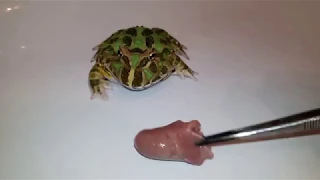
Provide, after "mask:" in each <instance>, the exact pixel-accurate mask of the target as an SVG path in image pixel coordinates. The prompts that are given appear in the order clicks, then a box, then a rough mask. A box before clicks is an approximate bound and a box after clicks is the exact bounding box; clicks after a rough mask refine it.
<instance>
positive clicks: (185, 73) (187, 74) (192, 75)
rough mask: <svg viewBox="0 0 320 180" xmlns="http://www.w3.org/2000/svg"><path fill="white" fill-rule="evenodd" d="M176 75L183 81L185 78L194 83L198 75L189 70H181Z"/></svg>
mask: <svg viewBox="0 0 320 180" xmlns="http://www.w3.org/2000/svg"><path fill="white" fill-rule="evenodd" d="M176 74H177V75H178V76H179V77H180V78H181V79H182V80H183V79H185V77H188V78H191V79H193V80H195V81H198V79H197V78H196V75H198V74H199V73H197V72H195V71H193V70H191V69H190V68H188V69H182V70H180V71H177V72H176Z"/></svg>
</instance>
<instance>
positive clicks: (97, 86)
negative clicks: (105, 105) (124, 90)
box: [90, 79, 112, 100]
mask: <svg viewBox="0 0 320 180" xmlns="http://www.w3.org/2000/svg"><path fill="white" fill-rule="evenodd" d="M90 89H91V97H90V99H91V100H93V99H95V98H101V99H102V100H108V94H107V90H112V87H111V86H110V85H109V81H108V80H104V79H91V80H90Z"/></svg>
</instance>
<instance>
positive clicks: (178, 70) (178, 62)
mask: <svg viewBox="0 0 320 180" xmlns="http://www.w3.org/2000/svg"><path fill="white" fill-rule="evenodd" d="M172 65H173V67H174V69H175V71H174V74H177V75H179V76H180V78H181V79H184V78H185V77H189V78H191V79H193V80H195V81H197V80H198V79H197V78H196V77H195V75H197V74H198V73H197V72H195V71H193V70H192V69H191V68H190V67H189V66H188V65H187V64H186V63H185V62H184V61H183V60H182V59H181V58H180V57H179V56H175V59H174V60H173V62H172Z"/></svg>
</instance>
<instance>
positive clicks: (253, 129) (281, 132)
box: [196, 108, 320, 146]
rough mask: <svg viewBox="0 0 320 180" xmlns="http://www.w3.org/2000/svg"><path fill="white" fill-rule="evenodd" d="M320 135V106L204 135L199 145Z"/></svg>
mask: <svg viewBox="0 0 320 180" xmlns="http://www.w3.org/2000/svg"><path fill="white" fill-rule="evenodd" d="M317 134H318V135H320V108H317V109H312V110H309V111H305V112H300V113H297V114H293V115H289V116H286V117H282V118H279V119H274V120H270V121H267V122H264V123H259V124H255V125H251V126H246V127H243V128H238V129H233V130H230V131H225V132H221V133H218V134H213V135H208V136H204V139H203V140H201V141H200V142H197V143H196V145H197V146H204V145H211V146H219V145H229V144H239V143H247V142H256V141H266V140H275V139H283V138H294V137H301V136H310V135H317Z"/></svg>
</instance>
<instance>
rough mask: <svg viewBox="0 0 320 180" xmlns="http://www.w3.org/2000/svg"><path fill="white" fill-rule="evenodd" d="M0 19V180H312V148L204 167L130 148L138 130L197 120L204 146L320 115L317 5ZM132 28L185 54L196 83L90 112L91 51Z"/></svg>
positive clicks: (156, 6) (240, 152)
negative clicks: (179, 46) (156, 34)
mask: <svg viewBox="0 0 320 180" xmlns="http://www.w3.org/2000/svg"><path fill="white" fill-rule="evenodd" d="M14 3H15V4H14ZM15 6H18V7H19V8H17V9H19V10H18V11H15ZM0 7H1V12H2V13H0V24H1V27H0V50H1V51H2V55H1V56H0V179H8V178H15V179H17V178H40V179H49V178H56V179H60V178H64V179H67V178H78V179H80V178H81V179H82V178H89V179H92V178H127V179H128V178H131V179H132V178H136V179H141V178H146V179H152V178H158V179H161V178H162V179H168V178H171V179H187V178H192V179H201V178H202V179H203V178H205V179H320V173H319V167H320V161H319V159H320V138H319V137H303V138H299V139H291V140H280V141H272V142H263V143H252V144H242V145H234V146H226V147H216V148H213V152H214V154H215V158H214V159H213V160H211V161H206V162H205V163H204V165H203V166H200V167H194V166H190V165H187V164H184V163H174V162H161V161H152V160H149V159H145V158H143V157H141V156H140V155H139V154H138V153H137V152H136V151H135V149H134V147H133V137H134V136H135V134H136V133H137V132H138V131H140V130H141V129H144V128H149V127H151V128H152V127H157V126H162V125H165V124H169V123H170V122H173V121H175V120H178V119H182V120H185V121H188V120H192V119H198V120H199V121H200V122H201V124H202V129H203V131H204V133H205V134H211V133H215V132H219V131H224V130H227V129H233V128H238V127H243V126H247V125H251V124H253V123H259V122H261V121H264V120H270V119H274V118H278V117H283V116H286V115H289V114H293V113H297V112H299V111H304V110H309V109H312V108H315V107H319V106H320V96H319V92H320V81H319V77H320V71H319V67H320V61H319V59H320V54H319V47H320V35H319V32H320V21H319V17H320V2H316V1H308V2H306V1H300V2H298V1H295V2H284V1H281V2H280V1H279V2H276V1H264V2H256V3H254V2H253V1H241V2H235V1H234V2H230V1H228V2H222V1H211V2H210V1H202V2H195V1H194V2H193V1H189V2H186V1H184V2H180V1H173V2H170V4H168V2H167V1H166V2H162V1H158V2H155V1H153V2H144V1H141V2H138V1H136V2H129V1H126V2H124V1H120V2H115V1H92V2H89V1H46V2H42V1H0ZM22 7H23V8H22ZM6 8H11V10H10V11H8V13H5V12H4V11H5V10H6ZM133 25H145V26H150V27H154V26H158V27H162V28H164V29H166V30H168V31H169V32H171V33H172V34H173V35H174V36H175V37H176V38H177V39H179V40H180V41H181V42H183V44H185V45H186V46H187V47H188V50H187V53H188V55H189V57H190V60H189V61H186V63H188V65H190V66H191V67H192V68H194V70H195V71H197V72H199V75H198V76H197V78H198V81H197V82H194V81H192V80H188V79H186V80H184V81H183V80H180V78H179V77H172V78H170V79H169V80H168V81H166V82H164V83H162V84H160V85H159V86H157V87H155V88H152V89H150V90H147V91H143V92H131V91H127V90H125V89H123V88H121V87H120V86H114V90H113V91H108V93H109V94H108V95H109V100H108V101H107V102H105V101H99V100H93V101H92V100H90V92H89V89H88V84H87V78H88V77H87V75H88V72H89V70H90V68H91V66H92V64H90V60H91V58H92V56H93V54H94V52H93V51H92V50H91V49H92V48H93V47H94V46H95V45H97V43H100V42H101V41H102V40H104V38H106V37H107V36H109V35H110V34H111V33H113V32H114V31H116V30H118V29H119V28H123V27H129V26H133ZM22 49H23V50H22Z"/></svg>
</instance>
